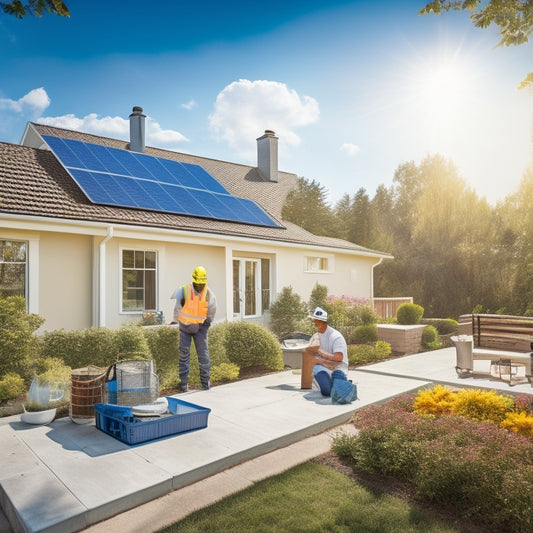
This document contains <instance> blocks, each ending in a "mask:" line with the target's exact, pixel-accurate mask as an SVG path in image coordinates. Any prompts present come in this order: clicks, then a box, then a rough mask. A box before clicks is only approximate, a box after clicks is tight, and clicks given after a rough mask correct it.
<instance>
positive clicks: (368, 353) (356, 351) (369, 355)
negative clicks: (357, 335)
mask: <svg viewBox="0 0 533 533" xmlns="http://www.w3.org/2000/svg"><path fill="white" fill-rule="evenodd" d="M372 361H374V347H373V346H370V345H369V344H350V345H349V346H348V363H349V364H350V365H352V366H353V365H361V364H363V365H364V364H366V363H371V362H372Z"/></svg>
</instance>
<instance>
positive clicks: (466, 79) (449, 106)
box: [411, 61, 473, 122]
mask: <svg viewBox="0 0 533 533" xmlns="http://www.w3.org/2000/svg"><path fill="white" fill-rule="evenodd" d="M413 74H414V76H413V85H412V95H411V96H412V97H413V99H414V100H415V102H416V103H417V104H418V105H420V107H421V108H422V111H423V112H425V113H427V114H428V118H432V119H433V120H435V121H438V122H441V121H448V120H453V119H454V115H456V114H457V113H459V112H460V111H461V109H462V108H463V107H464V106H465V105H467V104H468V102H469V100H470V98H471V97H472V93H473V86H472V76H471V74H470V72H469V70H468V69H467V68H466V67H465V66H464V65H463V64H461V63H459V62H457V61H442V62H439V63H436V64H429V65H425V66H424V67H422V68H419V69H417V71H416V72H414V73H413Z"/></svg>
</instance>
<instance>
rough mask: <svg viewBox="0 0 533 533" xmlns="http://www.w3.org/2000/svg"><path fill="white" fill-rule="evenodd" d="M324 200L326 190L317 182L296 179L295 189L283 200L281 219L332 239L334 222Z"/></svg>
mask: <svg viewBox="0 0 533 533" xmlns="http://www.w3.org/2000/svg"><path fill="white" fill-rule="evenodd" d="M326 198H327V192H326V188H325V187H323V186H322V185H320V184H319V183H318V182H317V181H315V180H312V181H309V180H307V179H306V178H298V186H297V188H296V189H294V190H292V191H291V192H290V193H289V194H288V195H287V198H286V199H285V204H284V205H283V208H282V210H281V217H282V218H283V220H287V221H288V222H293V223H294V224H297V225H298V226H301V227H302V228H304V229H306V230H307V231H310V232H311V233H313V234H314V235H323V236H326V237H334V236H336V235H335V220H334V216H333V213H332V211H331V209H330V207H329V205H328V203H327V200H326Z"/></svg>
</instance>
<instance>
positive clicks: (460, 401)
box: [453, 389, 514, 424]
mask: <svg viewBox="0 0 533 533" xmlns="http://www.w3.org/2000/svg"><path fill="white" fill-rule="evenodd" d="M513 406H514V400H513V398H511V397H510V396H505V395H503V394H497V393H496V392H495V391H493V390H492V391H484V390H479V389H462V390H460V391H458V392H456V393H455V401H454V404H453V412H454V413H455V414H456V415H462V416H465V417H467V418H471V419H472V420H478V421H480V422H483V421H487V422H494V423H495V424H500V423H501V422H503V420H504V419H505V417H506V416H507V413H509V412H510V411H512V409H513Z"/></svg>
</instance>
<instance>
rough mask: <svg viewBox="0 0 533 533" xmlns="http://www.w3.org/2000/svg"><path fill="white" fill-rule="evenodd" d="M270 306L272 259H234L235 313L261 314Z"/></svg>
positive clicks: (245, 314) (243, 314) (240, 314)
mask: <svg viewBox="0 0 533 533" xmlns="http://www.w3.org/2000/svg"><path fill="white" fill-rule="evenodd" d="M269 308H270V260H269V259H234V260H233V314H234V315H238V316H241V317H253V316H261V315H263V314H264V312H265V311H267V310H268V309H269Z"/></svg>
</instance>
